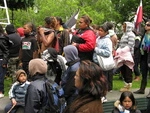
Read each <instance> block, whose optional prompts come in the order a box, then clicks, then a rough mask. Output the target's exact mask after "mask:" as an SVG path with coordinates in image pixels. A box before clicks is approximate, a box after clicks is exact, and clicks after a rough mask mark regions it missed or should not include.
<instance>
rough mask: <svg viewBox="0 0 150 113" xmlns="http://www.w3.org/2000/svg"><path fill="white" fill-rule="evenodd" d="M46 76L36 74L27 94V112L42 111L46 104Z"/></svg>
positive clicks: (36, 112) (39, 112)
mask: <svg viewBox="0 0 150 113" xmlns="http://www.w3.org/2000/svg"><path fill="white" fill-rule="evenodd" d="M45 81H46V78H45V76H44V75H38V74H37V75H34V76H33V78H32V82H31V84H30V85H29V86H28V89H27V93H26V96H25V113H42V107H43V106H45V105H46V90H45Z"/></svg>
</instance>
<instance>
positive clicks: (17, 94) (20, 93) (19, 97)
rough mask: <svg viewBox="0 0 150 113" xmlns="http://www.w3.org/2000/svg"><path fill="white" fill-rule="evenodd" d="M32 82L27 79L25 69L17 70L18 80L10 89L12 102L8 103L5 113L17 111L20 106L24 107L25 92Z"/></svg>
mask: <svg viewBox="0 0 150 113" xmlns="http://www.w3.org/2000/svg"><path fill="white" fill-rule="evenodd" d="M29 84H30V82H28V81H27V74H26V72H25V71H24V70H22V69H20V70H18V71H17V72H16V82H15V83H14V84H13V85H12V87H11V89H10V90H9V98H10V100H11V103H9V104H8V105H6V107H5V113H7V112H8V111H11V112H9V113H15V112H16V111H17V109H18V108H19V107H24V104H25V94H26V91H27V88H28V86H29Z"/></svg>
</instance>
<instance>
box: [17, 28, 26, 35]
mask: <svg viewBox="0 0 150 113" xmlns="http://www.w3.org/2000/svg"><path fill="white" fill-rule="evenodd" d="M17 32H18V33H19V35H20V37H23V36H24V29H23V28H22V27H19V28H18V29H17Z"/></svg>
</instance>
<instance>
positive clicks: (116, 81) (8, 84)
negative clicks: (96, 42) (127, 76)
mask: <svg viewBox="0 0 150 113" xmlns="http://www.w3.org/2000/svg"><path fill="white" fill-rule="evenodd" d="M133 77H134V76H133ZM11 84H12V80H11V79H10V78H5V81H4V86H5V96H8V91H9V89H10V87H11ZM140 84H141V81H133V82H132V88H139V87H140ZM123 86H124V82H123V80H120V79H119V75H118V74H117V75H114V76H113V90H119V89H120V88H122V87H123ZM147 87H150V76H148V82H147Z"/></svg>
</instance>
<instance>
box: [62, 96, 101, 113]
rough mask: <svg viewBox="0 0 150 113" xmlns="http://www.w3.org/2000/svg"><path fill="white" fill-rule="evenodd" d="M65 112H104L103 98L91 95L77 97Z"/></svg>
mask: <svg viewBox="0 0 150 113" xmlns="http://www.w3.org/2000/svg"><path fill="white" fill-rule="evenodd" d="M64 113H103V105H102V102H101V99H94V98H93V97H92V96H91V95H88V94H85V95H84V96H79V97H77V99H76V100H74V101H73V102H72V104H71V105H70V106H68V107H67V108H66V110H65V111H64Z"/></svg>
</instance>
